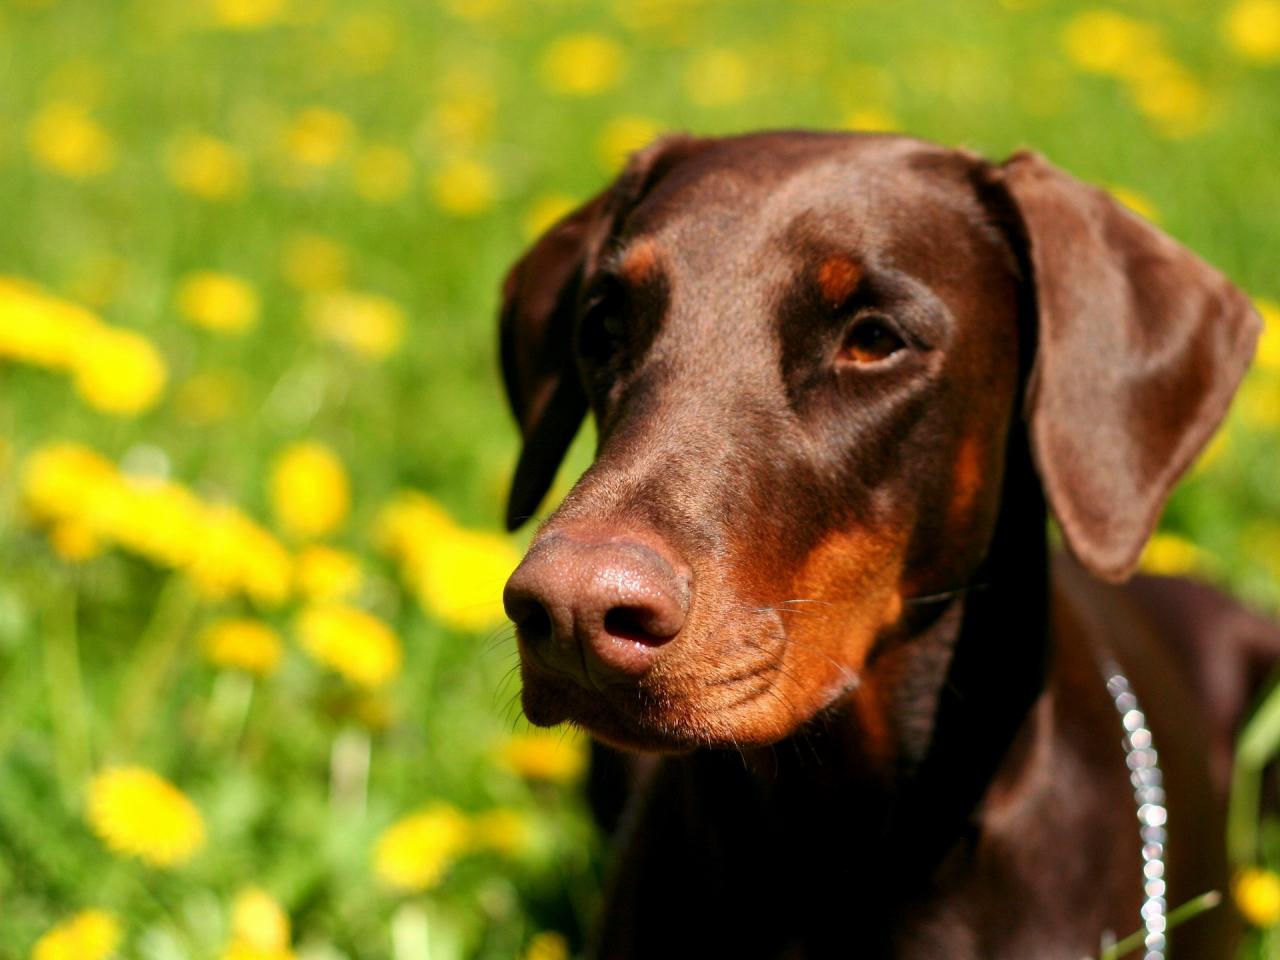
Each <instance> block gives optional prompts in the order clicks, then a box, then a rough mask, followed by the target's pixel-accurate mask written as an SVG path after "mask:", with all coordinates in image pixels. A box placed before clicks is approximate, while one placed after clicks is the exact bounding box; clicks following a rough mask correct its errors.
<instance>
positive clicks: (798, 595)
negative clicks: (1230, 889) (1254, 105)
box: [500, 132, 1280, 960]
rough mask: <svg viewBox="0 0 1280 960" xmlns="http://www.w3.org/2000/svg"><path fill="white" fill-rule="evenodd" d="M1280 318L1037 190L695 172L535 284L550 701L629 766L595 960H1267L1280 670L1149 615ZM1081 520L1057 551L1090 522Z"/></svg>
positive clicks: (1142, 237) (637, 180)
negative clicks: (1231, 821)
mask: <svg viewBox="0 0 1280 960" xmlns="http://www.w3.org/2000/svg"><path fill="white" fill-rule="evenodd" d="M1259 330H1260V320H1259V318H1258V316H1257V315H1256V313H1255V311H1254V310H1253V308H1252V306H1251V304H1250V302H1249V300H1248V299H1247V298H1246V297H1245V296H1244V295H1243V294H1242V293H1241V292H1240V291H1239V290H1238V289H1236V288H1235V287H1234V286H1233V285H1232V284H1231V283H1230V282H1229V281H1228V280H1227V279H1226V278H1225V277H1224V276H1223V275H1222V274H1220V273H1219V272H1217V271H1216V270H1215V269H1213V268H1212V267H1210V266H1208V265H1207V264H1205V263H1204V262H1202V261H1201V260H1199V259H1198V258H1197V257H1196V256H1195V255H1193V254H1192V253H1191V252H1190V251H1188V250H1187V249H1185V248H1184V247H1182V246H1180V245H1179V244H1178V243H1176V242H1175V241H1173V240H1172V239H1171V238H1170V237H1168V236H1167V235H1165V234H1164V233H1162V232H1161V231H1159V230H1158V229H1156V228H1155V227H1154V226H1152V225H1151V224H1150V223H1148V222H1146V221H1145V220H1143V219H1141V218H1140V217H1139V216H1137V215H1135V214H1133V213H1131V212H1129V211H1128V210H1126V209H1124V208H1123V207H1122V206H1120V205H1119V204H1117V203H1116V202H1115V201H1114V200H1113V199H1112V198H1111V197H1110V195H1109V194H1107V193H1106V192H1104V191H1102V190H1099V189H1096V188H1093V187H1090V186H1087V185H1085V184H1083V183H1081V182H1080V181H1078V180H1076V179H1074V178H1073V177H1071V176H1070V175H1068V174H1067V173H1065V172H1063V171H1062V170H1060V169H1058V168H1057V167H1055V166H1053V165H1052V164H1051V163H1050V162H1048V161H1047V160H1045V159H1044V158H1043V157H1041V156H1039V155H1037V154H1035V153H1033V152H1020V153H1017V154H1015V155H1014V156H1012V157H1011V158H1010V159H1008V160H1007V161H1005V162H1004V163H1000V164H993V163H990V162H988V161H986V160H984V159H982V158H981V157H978V156H976V155H974V154H971V153H969V152H966V151H963V150H956V149H947V148H943V147H940V146H936V145H933V144H930V143H927V142H924V141H920V140H916V139H911V138H908V137H903V136H897V135H887V134H846V133H816V132H772V133H759V134H751V135H744V136H736V137H729V138H723V139H717V138H697V137H691V136H673V137H669V138H666V139H663V140H660V141H659V142H657V143H656V144H654V145H652V146H650V147H648V148H646V149H644V150H642V151H640V152H639V153H638V154H636V155H634V156H633V157H632V158H631V160H630V162H629V163H628V165H627V166H626V168H625V169H624V170H623V172H622V173H621V174H620V175H619V176H618V177H617V179H616V181H615V182H614V183H612V184H611V185H610V186H609V187H608V188H607V189H606V190H604V191H603V192H602V193H600V194H599V195H598V196H596V197H595V198H594V199H592V200H590V201H589V202H587V203H586V204H584V205H583V206H582V207H581V208H580V209H578V210H576V211H575V212H573V213H572V214H570V215H568V216H567V217H566V218H565V219H563V220H561V221H560V222H559V223H558V224H556V225H555V226H553V227H552V228H550V229H549V230H548V231H547V232H546V233H545V234H544V235H543V236H542V237H541V238H540V239H539V240H537V242H536V243H535V244H534V246H533V247H532V249H530V250H529V251H528V252H527V253H526V254H525V255H524V257H523V258H522V259H521V260H519V262H518V263H517V264H516V265H515V266H514V267H513V268H512V270H511V272H510V274H509V275H508V276H507V278H506V282H505V285H504V287H503V304H502V307H501V317H500V348H501V362H502V369H503V375H504V380H505V386H506V390H507V394H508V397H509V399H510V402H511V405H512V407H513V409H514V412H515V416H516V419H517V421H518V423H519V426H520V430H521V433H522V436H523V450H522V452H521V455H520V458H519V461H518V464H517V467H516V471H515V475H514V480H513V483H512V489H511V494H510V500H509V504H508V525H509V526H510V527H512V528H514V527H516V526H518V525H519V524H520V523H521V522H523V521H524V520H525V519H527V518H529V517H530V516H532V515H533V514H534V512H535V510H536V509H537V508H538V505H539V504H540V502H541V501H542V499H543V498H544V496H545V494H546V492H547V490H548V488H549V486H550V484H551V483H552V481H553V478H554V475H555V473H556V469H557V466H558V464H559V463H560V460H561V458H562V457H563V455H564V453H565V451H566V448H567V447H568V446H569V444H570V442H571V440H572V439H573V437H574V435H575V433H576V431H577V430H578V428H579V425H580V422H581V421H582V419H583V418H584V417H585V416H586V415H587V413H588V412H590V414H591V415H592V417H593V418H594V421H595V424H596V427H597V432H598V451H597V456H596V458H595V462H594V465H593V466H591V468H590V469H589V470H587V472H586V473H585V474H584V475H583V477H582V478H581V479H580V480H579V481H578V482H577V484H576V485H575V486H574V487H573V489H572V490H571V491H570V492H569V494H568V495H567V496H566V497H565V499H564V501H563V503H562V504H561V505H560V506H559V507H558V509H556V510H555V512H554V513H553V514H552V515H551V517H550V518H549V519H547V520H546V521H545V522H544V523H543V524H542V526H541V528H540V529H539V531H538V533H537V535H536V537H535V538H534V540H533V543H532V545H531V547H530V549H529V551H528V553H527V555H526V557H525V559H524V560H523V562H522V563H521V564H520V566H519V567H518V569H517V570H516V571H515V572H514V573H513V575H512V576H511V578H510V580H509V582H508V583H507V585H506V589H505V593H504V602H505V606H506V610H507V612H508V615H509V616H510V618H511V620H512V621H513V622H514V623H515V626H516V637H517V642H518V647H519V653H520V661H521V677H522V683H523V688H522V704H523V709H524V712H525V714H526V715H527V716H528V718H529V720H530V721H531V722H533V723H534V724H538V725H554V724H558V723H562V722H565V721H568V722H570V723H573V724H576V725H579V726H581V727H583V728H585V729H586V730H587V731H589V732H590V733H591V734H592V735H593V736H594V738H595V741H596V743H597V744H598V746H597V747H596V748H595V749H594V755H593V772H592V777H591V784H590V789H591V794H592V797H593V802H594V804H595V807H596V811H597V815H598V816H599V818H600V820H601V822H602V823H603V824H604V825H605V826H606V828H609V829H612V830H613V833H614V843H615V848H616V852H615V859H614V864H613V867H612V872H611V878H610V880H609V881H608V884H607V889H606V890H605V891H604V894H603V899H604V903H603V908H602V911H601V920H600V923H599V924H598V926H597V929H596V930H595V932H594V934H593V938H592V942H591V944H590V945H589V953H590V955H591V956H597V957H605V958H610V960H613V958H629V957H645V958H649V957H674V956H702V957H705V956H725V957H779V958H781V957H785V958H798V957H836V956H840V957H899V958H907V960H918V958H961V960H963V958H979V957H982V958H1018V960H1026V958H1037V960H1047V958H1063V960H1080V958H1081V957H1086V956H1096V955H1097V953H1098V951H1099V945H1100V943H1103V942H1105V940H1106V938H1108V937H1111V936H1120V937H1123V936H1125V935H1127V934H1129V933H1131V932H1134V931H1139V932H1141V933H1142V934H1143V936H1144V939H1145V943H1146V947H1145V948H1144V953H1143V955H1144V956H1146V957H1148V958H1159V957H1164V956H1166V952H1171V953H1172V954H1173V955H1174V956H1178V957H1188V958H1212V960H1225V958H1228V957H1230V955H1231V952H1230V951H1231V949H1232V943H1233V941H1234V938H1235V937H1236V936H1237V930H1236V921H1235V919H1234V917H1233V915H1232V913H1231V911H1230V909H1229V908H1227V907H1223V908H1219V909H1217V910H1215V911H1212V912H1210V913H1208V914H1205V915H1204V916H1202V917H1199V918H1197V919H1196V920H1194V921H1192V922H1190V923H1188V924H1186V925H1185V926H1183V927H1179V928H1178V929H1176V930H1173V931H1169V930H1167V929H1166V922H1165V921H1166V917H1167V913H1168V911H1169V910H1171V909H1173V908H1174V907H1176V906H1178V905H1179V904H1181V903H1183V902H1185V901H1187V900H1189V899H1190V898H1192V897H1194V896H1196V895H1198V894H1201V893H1203V892H1205V891H1206V890H1210V889H1218V890H1223V889H1225V887H1226V885H1227V883H1228V879H1229V878H1228V865H1227V862H1226V858H1225V854H1224V850H1223V846H1224V844H1223V832H1224V805H1225V800H1224V798H1225V794H1226V791H1227V785H1228V781H1229V779H1230V769H1231V757H1232V743H1233V737H1234V734H1235V732H1236V730H1237V728H1238V726H1239V724H1240V722H1241V720H1242V717H1243V715H1244V714H1245V712H1246V711H1247V709H1248V707H1249V705H1250V702H1251V699H1252V698H1253V697H1254V696H1255V694H1256V692H1257V691H1258V689H1259V687H1260V685H1261V684H1262V683H1263V681H1264V678H1265V677H1266V675H1267V672H1268V670H1269V668H1270V666H1271V664H1272V663H1273V662H1274V661H1275V659H1276V657H1277V654H1280V631H1278V630H1277V629H1276V627H1275V626H1273V625H1271V624H1270V623H1268V622H1266V621H1264V620H1262V619H1260V618H1259V617H1256V616H1254V615H1252V614H1250V613H1248V612H1246V611H1245V610H1243V609H1241V608H1240V607H1238V606H1236V605H1235V604H1234V603H1233V602H1232V601H1231V600H1229V599H1228V598H1226V597H1224V596H1222V595H1220V594H1219V593H1217V592H1215V591H1213V590H1211V589H1209V588H1207V587H1203V586H1199V585H1196V584H1193V583H1189V582H1183V581H1179V580H1172V579H1158V578H1151V577H1146V576H1136V577H1134V576H1132V574H1133V571H1134V569H1135V567H1136V565H1137V563H1138V560H1139V556H1140V553H1141V551H1142V549H1143V546H1144V543H1145V541H1146V540H1147V539H1148V537H1149V536H1150V534H1151V533H1152V531H1153V529H1154V528H1155V526H1156V523H1157V521H1158V518H1159V516H1160V512H1161V509H1162V506H1163V504H1164V501H1165V499H1166V497H1167V495H1168V494H1169V492H1170V489H1171V488H1172V487H1173V485H1174V483H1175V482H1176V481H1177V479H1178V477H1179V476H1180V475H1181V474H1182V473H1183V472H1184V471H1185V470H1186V469H1187V468H1188V466H1189V465H1190V464H1191V463H1192V461H1193V459H1194V458H1195V456H1196V454H1197V453H1198V451H1200V450H1201V448H1202V447H1203V446H1204V445H1205V443H1206V441H1207V440H1208V439H1209V437H1210V436H1211V434H1212V433H1213V432H1214V430H1215V428H1216V427H1217V426H1218V424H1219V423H1220V421H1221V420H1222V419H1223V417H1224V415H1225V413H1226V411H1227V409H1228V406H1229V404H1230V401H1231V398H1232V395H1233V393H1234V391H1235V389H1236V387H1237V385H1238V383H1239V382H1240V380H1241V378H1242V376H1243V374H1244V372H1245V370H1246V368H1247V366H1248V364H1249V362H1250V360H1251V357H1252V354H1253V351H1254V347H1255V342H1256V339H1257V336H1258V332H1259ZM1050 514H1051V515H1052V517H1053V518H1054V520H1055V521H1056V529H1057V530H1058V531H1060V541H1061V546H1062V547H1063V548H1065V549H1059V548H1058V547H1057V546H1055V545H1054V540H1053V539H1051V534H1050V531H1049V524H1048V516H1049V515H1050Z"/></svg>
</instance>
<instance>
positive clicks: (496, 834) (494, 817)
mask: <svg viewBox="0 0 1280 960" xmlns="http://www.w3.org/2000/svg"><path fill="white" fill-rule="evenodd" d="M532 840H533V828H532V826H531V825H530V823H529V817H528V815H526V814H524V813H522V812H521V811H519V810H512V809H511V808H509V807H495V808H494V809H492V810H486V811H485V812H484V813H481V814H477V815H476V816H475V817H473V818H472V821H471V842H472V845H473V846H474V847H475V848H476V849H478V850H492V851H493V852H494V853H500V854H502V855H503V856H507V857H519V856H521V855H523V854H525V853H526V852H528V850H529V848H530V846H531V844H532Z"/></svg>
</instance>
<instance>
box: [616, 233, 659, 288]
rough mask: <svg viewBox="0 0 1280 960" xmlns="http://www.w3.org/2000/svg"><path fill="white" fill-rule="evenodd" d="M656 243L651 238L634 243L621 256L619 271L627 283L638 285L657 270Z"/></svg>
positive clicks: (651, 276) (648, 278) (650, 277)
mask: <svg viewBox="0 0 1280 960" xmlns="http://www.w3.org/2000/svg"><path fill="white" fill-rule="evenodd" d="M658 260H659V254H658V245H657V244H656V243H654V242H653V241H652V240H641V241H639V242H638V243H636V244H635V245H634V246H633V247H631V249H630V250H628V251H627V253H626V255H625V256H624V257H623V258H622V265H621V268H620V270H619V272H620V273H621V274H622V277H623V279H624V280H626V281H627V282H628V283H631V284H634V285H636V286H639V285H640V284H642V283H644V282H645V281H647V280H651V279H653V277H654V275H655V274H656V273H657V272H658Z"/></svg>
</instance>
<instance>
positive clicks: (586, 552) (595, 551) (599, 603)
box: [502, 534, 689, 685]
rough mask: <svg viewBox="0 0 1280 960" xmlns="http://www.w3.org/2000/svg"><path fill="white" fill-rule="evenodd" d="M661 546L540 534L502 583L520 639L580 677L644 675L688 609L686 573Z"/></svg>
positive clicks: (531, 650) (541, 657)
mask: <svg viewBox="0 0 1280 960" xmlns="http://www.w3.org/2000/svg"><path fill="white" fill-rule="evenodd" d="M664 552H665V550H664V549H662V548H661V547H657V548H655V547H654V546H650V545H648V544H646V543H641V542H639V541H637V540H633V539H625V538H617V537H612V538H608V539H591V538H587V537H572V536H570V535H567V534H553V535H551V536H548V537H545V538H544V539H543V540H541V541H540V542H538V543H537V544H535V545H534V547H533V548H532V549H531V550H530V551H529V553H528V555H527V556H526V557H525V558H524V561H523V562H522V563H521V564H520V566H519V567H517V568H516V571H515V573H513V574H512V575H511V579H509V580H508V581H507V587H506V590H504V591H503V597H502V599H503V604H504V606H505V607H506V610H507V616H509V617H510V618H511V620H512V622H514V623H515V625H516V635H517V636H518V637H519V639H520V643H521V645H522V647H523V648H524V649H525V650H526V652H527V653H529V654H530V655H531V656H532V657H533V658H534V659H535V660H540V661H541V662H542V663H543V664H544V665H545V666H547V667H549V668H551V669H553V670H555V671H557V672H560V673H564V674H568V675H569V676H571V677H574V678H575V679H577V680H579V681H580V682H582V683H583V684H584V685H589V684H590V682H591V680H592V679H595V680H597V681H600V680H603V681H608V680H627V679H636V678H638V677H640V676H642V675H643V674H644V673H645V672H647V671H648V670H649V668H650V667H651V666H652V665H653V663H654V661H655V660H656V659H657V657H658V656H659V654H660V651H661V650H662V647H663V645H664V644H666V643H667V642H668V641H670V640H671V639H672V638H673V637H675V635H676V634H677V633H679V632H680V628H681V627H682V626H684V621H685V615H686V614H687V613H688V610H689V578H688V576H687V575H680V574H678V573H677V572H676V569H675V565H674V564H673V563H672V562H671V561H670V560H669V559H667V557H665V556H663V553H664Z"/></svg>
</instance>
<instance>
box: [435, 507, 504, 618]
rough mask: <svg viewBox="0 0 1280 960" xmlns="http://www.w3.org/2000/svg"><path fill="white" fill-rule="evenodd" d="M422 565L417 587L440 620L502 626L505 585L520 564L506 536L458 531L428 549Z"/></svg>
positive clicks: (464, 530)
mask: <svg viewBox="0 0 1280 960" xmlns="http://www.w3.org/2000/svg"><path fill="white" fill-rule="evenodd" d="M421 560H422V562H421V563H420V565H419V566H418V569H417V570H416V571H415V573H416V576H415V577H414V583H415V586H416V589H417V592H418V595H419V597H420V598H421V600H422V601H423V603H424V604H425V605H426V606H427V608H428V609H429V610H431V611H432V612H433V613H434V614H435V615H436V616H438V617H440V618H441V619H442V620H444V621H445V622H446V623H449V624H451V625H453V626H456V627H461V628H463V629H479V628H482V627H487V626H491V625H492V624H494V623H500V622H502V619H503V612H502V603H501V593H502V584H503V583H505V582H506V578H507V577H508V576H510V575H511V571H512V570H514V569H515V568H516V565H517V564H518V563H519V562H520V556H519V553H518V551H516V549H515V547H513V546H512V544H511V542H510V541H509V540H508V539H507V538H506V537H504V536H500V535H498V534H494V533H488V532H484V531H478V530H466V529H463V528H461V527H453V528H451V529H449V530H448V531H446V532H445V533H444V534H443V535H442V536H440V537H439V538H438V539H437V540H436V541H435V542H434V543H433V544H430V545H429V546H427V547H425V552H424V554H423V556H422V558H421Z"/></svg>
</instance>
